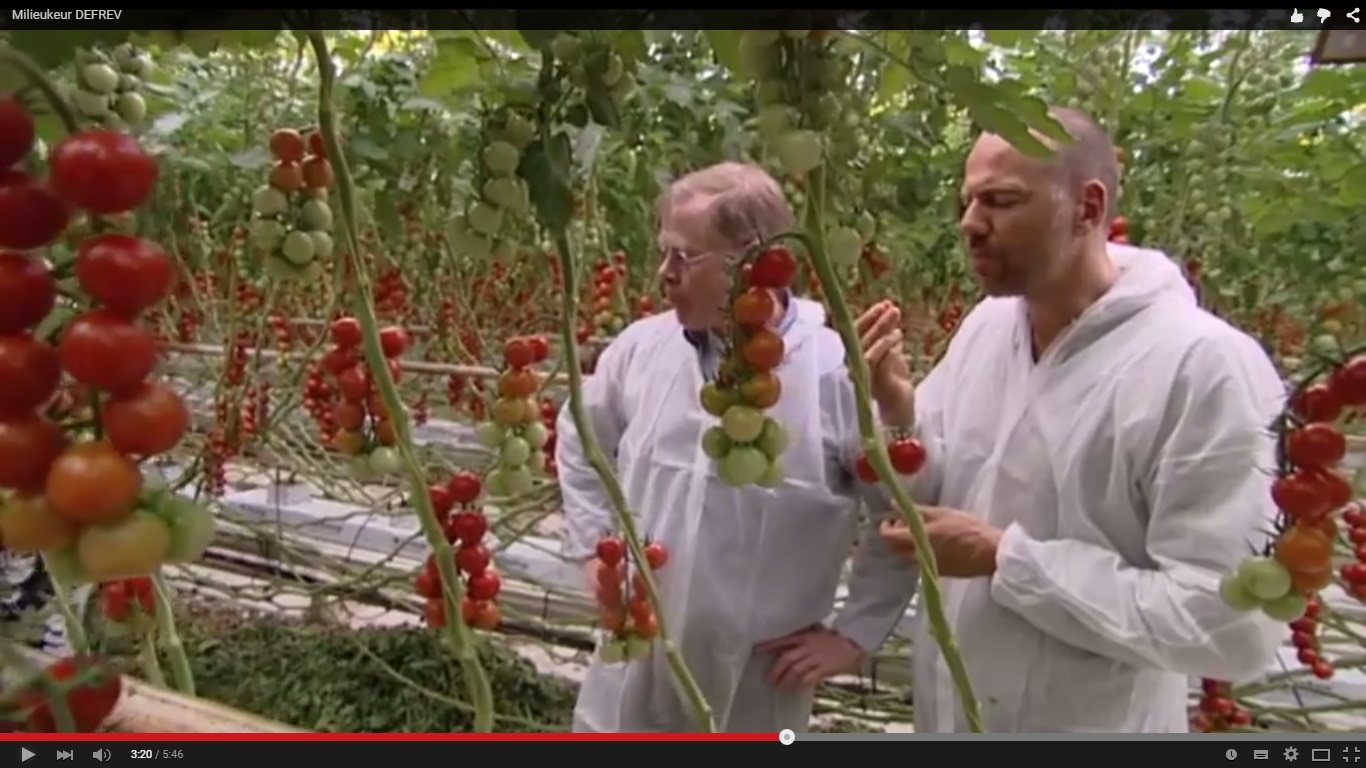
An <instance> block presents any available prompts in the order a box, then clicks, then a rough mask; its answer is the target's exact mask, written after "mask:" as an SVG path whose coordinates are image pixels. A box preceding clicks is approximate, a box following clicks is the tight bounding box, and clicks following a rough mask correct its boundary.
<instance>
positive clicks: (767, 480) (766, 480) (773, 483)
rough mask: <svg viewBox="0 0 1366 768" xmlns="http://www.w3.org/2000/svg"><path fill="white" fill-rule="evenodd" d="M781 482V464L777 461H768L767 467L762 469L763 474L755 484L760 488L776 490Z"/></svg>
mask: <svg viewBox="0 0 1366 768" xmlns="http://www.w3.org/2000/svg"><path fill="white" fill-rule="evenodd" d="M782 482H783V463H782V462H781V461H779V460H778V459H769V461H768V467H767V468H765V469H764V474H763V476H762V477H760V478H759V480H758V481H757V482H756V483H755V484H756V485H758V486H759V487H761V488H777V487H778V486H779V485H782Z"/></svg>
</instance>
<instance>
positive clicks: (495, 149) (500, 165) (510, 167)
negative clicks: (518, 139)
mask: <svg viewBox="0 0 1366 768" xmlns="http://www.w3.org/2000/svg"><path fill="white" fill-rule="evenodd" d="M483 158H484V167H486V168H488V169H489V173H492V174H493V175H494V176H511V175H512V174H514V173H516V172H517V165H518V163H520V162H522V153H521V152H520V151H518V149H517V148H516V147H514V146H512V145H511V144H509V143H507V142H506V141H495V142H493V143H492V144H490V145H488V146H487V147H484V152H483Z"/></svg>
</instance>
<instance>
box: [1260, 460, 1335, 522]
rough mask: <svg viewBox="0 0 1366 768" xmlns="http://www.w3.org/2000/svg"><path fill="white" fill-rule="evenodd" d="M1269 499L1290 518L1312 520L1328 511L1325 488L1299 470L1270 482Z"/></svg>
mask: <svg viewBox="0 0 1366 768" xmlns="http://www.w3.org/2000/svg"><path fill="white" fill-rule="evenodd" d="M1271 500H1272V501H1274V502H1275V503H1276V507H1277V508H1279V509H1280V510H1281V511H1282V512H1284V513H1285V514H1286V515H1288V516H1289V517H1290V519H1291V520H1305V521H1312V520H1316V519H1318V518H1319V517H1322V516H1323V515H1324V514H1326V513H1327V512H1328V499H1327V494H1326V489H1325V488H1324V487H1323V486H1322V485H1320V484H1319V483H1318V482H1316V481H1315V479H1314V478H1313V477H1312V476H1310V475H1308V474H1306V472H1304V471H1300V470H1296V471H1294V472H1291V473H1290V474H1288V475H1283V476H1281V477H1278V478H1276V479H1275V481H1273V482H1272V483H1271Z"/></svg>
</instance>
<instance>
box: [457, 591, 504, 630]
mask: <svg viewBox="0 0 1366 768" xmlns="http://www.w3.org/2000/svg"><path fill="white" fill-rule="evenodd" d="M460 613H461V614H462V616H463V617H464V619H465V624H467V625H469V626H471V627H474V628H475V629H483V630H491V629H496V628H497V627H498V624H499V623H500V622H501V621H502V620H503V613H502V611H500V610H498V604H497V603H495V602H492V601H479V600H471V599H469V598H468V597H467V598H465V602H464V604H463V605H461V606H460Z"/></svg>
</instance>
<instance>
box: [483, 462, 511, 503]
mask: <svg viewBox="0 0 1366 768" xmlns="http://www.w3.org/2000/svg"><path fill="white" fill-rule="evenodd" d="M507 477H508V470H506V469H503V468H501V467H495V468H494V469H490V470H489V473H488V474H487V475H484V490H486V491H488V494H489V495H490V496H509V495H511V494H509V493H508V479H507Z"/></svg>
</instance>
